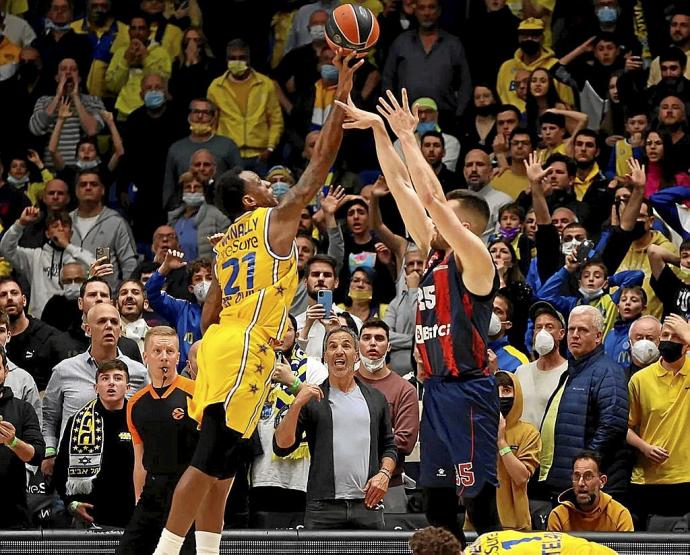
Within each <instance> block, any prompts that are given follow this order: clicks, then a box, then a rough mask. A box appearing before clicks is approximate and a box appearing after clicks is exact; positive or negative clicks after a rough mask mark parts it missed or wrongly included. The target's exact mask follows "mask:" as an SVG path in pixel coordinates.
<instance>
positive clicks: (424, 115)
mask: <svg viewBox="0 0 690 555" xmlns="http://www.w3.org/2000/svg"><path fill="white" fill-rule="evenodd" d="M417 115H419V123H425V122H431V123H436V122H437V121H438V112H437V111H436V110H434V109H433V108H430V107H429V106H420V107H419V109H418V110H417Z"/></svg>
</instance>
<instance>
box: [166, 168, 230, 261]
mask: <svg viewBox="0 0 690 555" xmlns="http://www.w3.org/2000/svg"><path fill="white" fill-rule="evenodd" d="M179 185H180V186H181V188H182V205H181V206H179V207H178V208H175V210H172V211H170V212H168V225H170V226H172V227H173V228H175V233H177V237H178V240H179V242H180V249H181V250H182V252H183V253H184V255H185V258H187V259H188V260H196V259H197V258H211V257H213V248H212V247H211V243H209V241H208V237H210V236H212V235H215V234H216V233H225V231H226V230H227V229H228V226H229V225H230V220H229V219H228V217H227V216H226V215H225V214H223V213H222V212H221V211H220V210H218V208H216V207H215V206H214V205H212V204H208V203H207V202H206V197H205V196H204V186H203V184H202V183H201V181H200V180H199V179H198V178H197V176H196V174H195V173H192V172H186V173H183V174H182V175H181V176H180V180H179Z"/></svg>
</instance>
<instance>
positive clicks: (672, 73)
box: [659, 60, 683, 85]
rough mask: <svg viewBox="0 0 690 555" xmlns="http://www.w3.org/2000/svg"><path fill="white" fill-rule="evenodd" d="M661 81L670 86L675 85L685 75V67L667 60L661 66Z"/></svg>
mask: <svg viewBox="0 0 690 555" xmlns="http://www.w3.org/2000/svg"><path fill="white" fill-rule="evenodd" d="M659 68H660V70H661V79H662V80H663V82H664V83H667V84H669V85H673V84H675V83H676V82H677V81H678V79H680V78H681V77H682V75H683V67H682V66H681V65H680V64H679V63H678V62H676V61H674V60H665V61H663V62H661V63H660V64H659Z"/></svg>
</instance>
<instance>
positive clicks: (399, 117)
mask: <svg viewBox="0 0 690 555" xmlns="http://www.w3.org/2000/svg"><path fill="white" fill-rule="evenodd" d="M386 95H387V96H388V101H386V99H385V98H383V97H379V103H378V105H377V106H376V109H377V110H378V111H379V113H380V114H381V115H382V116H383V117H384V118H385V119H386V121H388V125H390V126H391V129H392V130H393V133H395V134H396V135H397V136H398V137H401V136H403V135H405V134H407V133H409V134H414V132H415V130H416V129H417V125H418V124H419V115H418V112H419V110H418V107H417V106H416V107H415V109H414V113H413V112H412V111H411V110H410V105H409V102H408V100H407V89H403V90H402V104H400V103H398V99H397V98H395V95H394V94H393V93H392V92H391V91H386ZM388 102H390V104H389V103H388Z"/></svg>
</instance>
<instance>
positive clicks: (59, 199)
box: [43, 179, 69, 210]
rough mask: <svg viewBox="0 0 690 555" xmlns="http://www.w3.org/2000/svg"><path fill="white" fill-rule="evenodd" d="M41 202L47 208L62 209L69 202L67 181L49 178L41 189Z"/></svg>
mask: <svg viewBox="0 0 690 555" xmlns="http://www.w3.org/2000/svg"><path fill="white" fill-rule="evenodd" d="M43 202H44V204H45V205H46V208H47V209H48V210H62V209H63V208H64V207H65V206H67V203H69V189H68V187H67V183H65V182H64V181H62V180H61V179H51V180H50V181H48V183H47V184H46V188H45V190H44V191H43Z"/></svg>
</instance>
